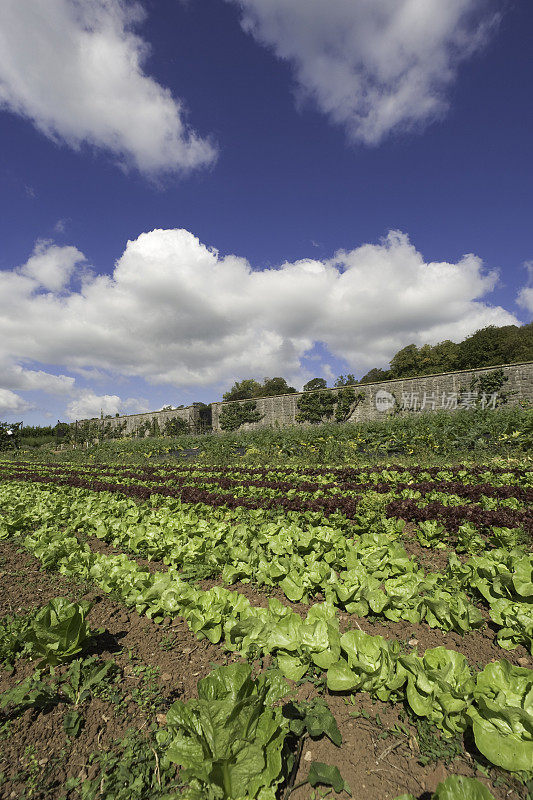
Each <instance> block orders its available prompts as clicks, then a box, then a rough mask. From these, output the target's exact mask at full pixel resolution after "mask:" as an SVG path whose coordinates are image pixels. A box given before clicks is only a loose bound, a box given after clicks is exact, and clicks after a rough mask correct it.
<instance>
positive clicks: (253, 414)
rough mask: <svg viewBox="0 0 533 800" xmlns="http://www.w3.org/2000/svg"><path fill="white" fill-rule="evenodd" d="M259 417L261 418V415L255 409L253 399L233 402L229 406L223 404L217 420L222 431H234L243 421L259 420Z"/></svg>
mask: <svg viewBox="0 0 533 800" xmlns="http://www.w3.org/2000/svg"><path fill="white" fill-rule="evenodd" d="M260 419H262V415H261V413H260V412H259V411H258V410H257V403H256V402H255V400H246V401H244V402H241V403H233V405H231V406H223V407H222V410H221V412H220V417H219V422H220V427H221V428H222V430H223V431H236V430H237V428H240V427H241V425H244V423H245V422H259V420H260Z"/></svg>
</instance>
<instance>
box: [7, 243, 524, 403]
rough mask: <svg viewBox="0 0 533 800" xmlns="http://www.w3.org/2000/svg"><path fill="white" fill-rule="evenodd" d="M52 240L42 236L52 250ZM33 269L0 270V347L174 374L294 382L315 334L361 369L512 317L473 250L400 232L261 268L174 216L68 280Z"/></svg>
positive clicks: (63, 361)
mask: <svg viewBox="0 0 533 800" xmlns="http://www.w3.org/2000/svg"><path fill="white" fill-rule="evenodd" d="M52 247H53V246H52V245H48V248H49V249H51V248H52ZM62 250H63V248H55V249H54V253H55V257H56V258H57V259H58V261H59V262H62V261H63V258H64V254H63V253H62ZM41 255H42V256H43V257H44V256H47V255H48V252H47V251H43V252H42V253H41ZM50 257H51V256H50ZM47 274H48V273H47ZM37 275H38V271H37V272H35V271H34V273H32V276H31V277H30V275H29V270H28V268H27V265H25V266H23V267H21V268H19V269H17V270H13V271H11V272H7V271H4V272H0V360H1V359H3V360H4V362H6V361H7V360H9V361H10V363H12V364H16V363H19V362H22V361H23V360H25V361H26V363H27V362H28V361H29V360H34V361H37V362H40V363H41V364H52V365H60V366H61V367H63V368H68V369H70V370H74V371H80V372H83V373H84V374H87V373H86V371H87V370H99V371H100V374H111V375H114V376H127V377H140V378H144V379H146V380H148V381H149V382H152V383H158V384H170V385H173V386H178V387H184V386H202V385H204V386H207V385H210V384H216V383H220V382H224V383H227V382H229V381H232V380H233V379H235V378H238V377H242V376H247V375H255V376H257V377H262V376H264V375H279V374H282V375H285V376H286V377H288V378H290V379H291V380H292V381H296V382H298V380H299V379H300V378H301V377H302V375H303V371H302V366H301V359H302V358H303V357H304V356H305V355H306V354H308V353H309V352H310V351H311V350H312V348H313V345H314V344H315V343H316V342H321V343H323V344H324V345H325V346H326V348H327V349H329V351H330V352H331V353H332V354H333V355H335V356H336V357H338V358H343V359H346V361H347V362H348V364H349V365H350V367H351V369H352V371H360V370H366V369H367V368H368V367H370V366H375V365H378V364H383V363H386V362H387V361H388V359H389V358H390V356H391V355H392V354H393V353H394V352H395V351H396V350H398V349H399V348H400V347H402V346H404V345H405V344H407V343H409V342H415V343H417V344H423V343H425V342H429V343H435V342H437V341H441V340H443V339H445V338H451V339H454V340H456V341H458V340H460V339H462V338H463V337H464V336H465V335H468V334H470V333H472V332H473V331H475V330H477V329H478V328H481V327H484V326H486V325H506V324H517V323H518V321H517V319H516V318H515V317H514V316H513V315H512V314H510V313H509V312H507V311H506V310H505V309H503V308H501V307H499V306H492V305H490V304H488V303H487V302H485V301H484V300H483V298H484V297H485V296H486V295H487V293H489V292H490V291H491V290H492V289H493V288H494V286H495V284H496V282H497V274H496V273H495V272H490V271H486V270H484V268H483V264H482V262H481V260H480V259H479V258H477V257H476V256H474V255H466V256H464V257H463V258H462V259H461V260H460V261H459V262H458V263H456V264H452V263H447V262H432V263H426V262H425V261H424V259H423V257H422V255H421V254H420V253H419V252H417V250H416V249H415V247H414V246H413V245H412V244H411V243H410V242H409V239H408V237H407V235H405V234H403V233H399V232H391V233H389V235H388V236H387V237H386V238H385V239H384V240H383V241H382V242H380V243H378V244H366V245H362V246H361V247H357V248H355V249H353V250H349V251H344V250H341V251H339V252H337V253H336V254H335V256H334V257H333V258H331V259H328V260H324V261H318V260H302V261H297V262H294V263H285V264H283V265H281V266H280V267H279V268H276V269H267V270H262V271H260V270H254V269H253V268H252V266H251V265H250V264H249V262H248V261H247V260H246V259H244V258H239V257H237V256H235V255H228V256H221V255H220V254H219V253H218V252H217V251H216V250H214V249H212V248H209V247H207V246H205V245H204V244H202V243H201V242H200V241H199V240H198V239H197V238H196V237H195V236H194V235H193V234H192V233H189V232H188V231H186V230H154V231H152V232H150V233H144V234H142V235H141V236H139V237H138V238H137V239H136V240H134V241H130V242H128V244H127V247H126V250H125V251H124V253H123V255H122V256H121V258H120V259H119V260H118V261H117V263H116V265H115V269H114V272H113V274H112V275H99V276H94V275H90V274H89V273H87V274H86V276H85V279H84V280H83V281H82V283H81V288H79V289H77V290H74V289H71V290H70V291H66V290H65V289H64V288H63V289H62V291H61V292H56V293H54V292H52V291H47V292H43V291H42V287H41V286H40V284H39V278H38V277H37ZM300 382H301V381H300ZM119 402H120V398H118V397H116V396H114V395H113V396H107V395H106V396H104V399H102V398H101V397H98V396H97V395H94V396H93V395H91V394H87V395H79V396H77V397H76V398H75V401H74V403H73V404H72V405H71V407H70V410H69V413H71V415H73V416H74V417H76V416H77V417H78V418H80V417H81V416H82V415H83V414H82V412H84V413H85V412H87V411H88V410H89V406H90V411H91V412H92V414H94V413H97V414H99V412H100V408H104V405H105V409H106V413H116V411H117V410H119V407H118V405H117V404H119ZM76 404H77V405H76ZM85 415H86V413H85Z"/></svg>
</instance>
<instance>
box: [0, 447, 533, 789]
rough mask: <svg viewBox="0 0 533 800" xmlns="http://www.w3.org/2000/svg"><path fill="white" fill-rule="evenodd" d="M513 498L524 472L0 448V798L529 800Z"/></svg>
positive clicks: (518, 513) (521, 532) (520, 536)
mask: <svg viewBox="0 0 533 800" xmlns="http://www.w3.org/2000/svg"><path fill="white" fill-rule="evenodd" d="M532 499H533V472H532V471H531V470H530V469H528V468H526V467H513V468H506V467H499V468H495V467H492V468H491V467H489V466H478V467H476V468H472V467H469V466H466V465H456V466H450V467H446V468H437V467H432V468H428V469H424V468H422V467H418V468H416V467H409V468H406V467H402V466H401V465H387V466H386V467H383V468H377V467H372V468H370V467H369V468H361V467H359V468H348V467H343V468H327V467H322V468H314V469H310V468H297V467H290V468H279V467H276V468H272V469H268V468H257V467H255V468H254V467H244V466H212V467H206V466H204V467H200V466H197V465H180V466H166V465H159V466H156V465H151V466H149V467H139V468H138V469H133V468H131V467H120V466H118V467H117V466H113V467H111V466H106V465H103V466H94V465H76V466H73V465H68V464H62V465H60V466H58V465H53V464H39V463H36V462H32V463H25V462H13V461H11V462H0V509H1V510H0V539H1V540H2V551H3V556H2V559H3V561H2V564H1V565H0V570H2V571H3V573H4V574H3V576H2V578H3V582H4V583H5V588H6V593H5V598H4V599H3V601H2V602H3V605H2V611H1V613H2V618H1V620H0V658H1V659H2V660H3V664H4V668H3V670H2V683H1V686H0V688H1V689H2V690H3V692H4V694H3V695H2V697H1V698H0V707H2V711H1V712H0V713H1V714H2V717H0V737H1V738H2V739H3V740H4V742H5V743H7V745H6V747H7V749H6V753H7V756H6V758H5V759H4V762H3V763H1V764H0V775H3V778H4V788H0V797H4V796H5V797H6V798H8V797H9V798H11V797H13V798H15V797H34V798H40V797H42V798H45V797H46V798H54V799H55V798H57V800H59V798H64V799H65V800H67V798H68V800H70V798H81V799H82V800H89V798H93V797H95V798H96V797H104V798H108V800H112V798H116V799H117V800H118V798H122V797H124V798H126V797H128V798H129V797H133V798H136V797H138V798H144V797H146V798H152V797H154V798H159V797H161V798H162V797H167V798H171V797H176V798H178V797H180V796H184V797H189V798H191V800H192V799H193V798H198V799H199V798H204V797H205V798H212V799H213V800H216V798H228V800H229V798H233V800H243V799H244V798H246V800H248V798H250V800H252V799H253V798H257V799H258V800H274V799H275V798H286V797H288V796H289V794H290V796H291V798H293V800H304V798H310V797H313V796H315V797H320V796H325V795H326V793H328V792H329V793H330V796H336V795H338V796H345V797H347V796H348V794H349V792H350V791H351V792H352V793H353V796H359V795H360V794H361V793H362V792H364V794H365V795H367V796H368V797H369V799H370V800H374V798H376V800H377V798H395V797H397V796H400V795H403V794H406V793H407V794H411V795H413V796H414V797H417V798H422V797H424V798H427V797H430V796H431V794H432V793H434V792H436V795H435V797H436V798H448V797H455V796H457V797H464V798H468V797H471V798H485V799H486V798H489V797H490V796H493V797H495V798H498V799H499V798H504V797H510V798H513V797H514V798H523V799H524V800H525V798H526V797H528V792H529V790H530V788H531V786H532V785H533V784H532V780H533V658H532V654H533V556H532V554H531V533H532V531H533V513H532V510H531V500H532ZM58 597H66V598H68V599H67V600H61V601H57V600H56V601H55V605H54V603H52V605H47V603H49V602H50V601H53V600H54V598H58ZM73 602H74V605H75V608H74V609H73V607H72V603H73ZM91 603H92V605H91ZM76 604H77V605H76ZM69 609H70V610H69ZM111 609H112V610H111ZM118 619H119V620H124V622H123V623H121V625H120V626H119V628H120V630H118V629H117V624H116V622H117V620H118ZM131 629H133V630H136V629H139V630H142V631H143V632H144V631H145V632H146V633H145V634H144V633H143V636H145V635H146V638H147V641H150V642H152V643H153V642H156V643H157V644H152V645H151V646H150V648H146V647H145V645H144V644H143V637H139V636H138V635H137V636H135V634H134V633H132V630H131ZM119 634H120V636H119ZM132 637H133V640H134V641H136V644H135V645H134V646H133V648H129V646H128V644H127V642H128V640H130V641H131V640H132ZM184 642H187V644H184ZM128 648H129V649H128ZM192 653H198V654H200V653H205V654H206V656H205V659H204V658H203V656H202V657H201V658H200V661H199V663H195V664H194V667H195V668H194V670H191V660H192V655H191V654H192ZM91 659H92V660H91ZM216 665H218V667H217V666H216ZM131 669H137V670H140V672H139V674H142V676H143V681H144V677H145V676H146V671H148V674H149V675H150V680H152V684H153V686H152V689H151V691H153V697H154V698H155V699H154V700H153V702H148V701H145V700H143V703H144V705H143V703H141V704H140V705H139V703H138V702H137V700H138V697H139V696H138V695H136V696H135V699H133V700H132V698H133V695H132V693H131V692H129V693H128V692H125V682H126V680H127V673H128V670H131ZM150 670H152V671H153V674H152V673H150ZM91 676H92V677H91ZM203 679H205V681H204V680H203ZM91 680H92V681H93V683H91ZM24 681H26V683H24ZM84 681H85V684H84ZM143 681H141V683H143ZM198 681H200V683H198ZM148 683H150V681H148ZM83 686H85V689H83ZM80 687H81V688H80ZM154 687H156V688H154ZM140 694H141V695H142V696H143V697H144V695H143V692H142V691H141V693H140ZM73 698H74V700H73ZM113 698H114V699H113ZM194 698H199V699H194ZM106 703H107V704H108V705H107V706H106V709H107V711H105V712H104V711H103V710H102V708H103V706H102V704H104V706H105V704H106ZM139 708H141V712H142V713H141V712H139ZM96 709H100V711H97V710H96ZM117 709H119V710H117ZM139 713H141V716H143V722H141V723H140V725H141V726H142V728H139V719H138V717H139ZM91 720H93V722H94V724H93V722H91ZM94 720H98V723H97V722H95V721H94ZM102 720H103V721H102ZM129 729H131V730H132V731H133V732H130V733H127V731H128V730H129ZM141 730H142V731H144V733H142V735H141V733H140V731H141ZM91 731H92V733H91ZM115 733H116V734H117V736H118V739H117V736H114V734H115ZM128 737H130V739H131V741H130V739H128ZM131 737H133V738H131ZM139 737H140V738H139ZM206 737H207V738H206ZM34 739H35V742H34ZM115 739H117V741H116V742H115V743H114V740H115ZM132 742H133V743H132ZM81 743H83V747H81ZM235 743H237V744H235ZM239 743H240V744H239ZM40 747H43V748H44V753H45V754H46V755H45V756H43V754H42V753H41V754H39V753H38V752H37V751H38V749H39V748H40ZM135 753H137V754H141V755H142V758H141V759H140V763H137V762H136V761H135ZM128 759H129V761H130V762H131V763H130V767H129V769H128V770H127V771H126V772H123V773H121V768H120V765H121V763H125V762H124V760H125V761H126V762H128ZM143 759H144V760H143ZM41 762H43V763H41ZM141 762H142V763H141ZM128 763H129V762H128ZM128 775H129V777H128ZM450 776H462V778H461V780H459V779H458V778H453V777H450ZM463 778H464V779H465V780H463ZM474 778H476V780H480V781H481V784H479V785H478V783H476V782H475V781H474V780H473V779H474ZM483 787H487V788H483ZM2 792H4V794H2ZM121 792H122V794H121ZM487 792H489V794H487Z"/></svg>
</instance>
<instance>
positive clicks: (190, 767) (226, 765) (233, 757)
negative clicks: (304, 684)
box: [159, 664, 289, 800]
mask: <svg viewBox="0 0 533 800" xmlns="http://www.w3.org/2000/svg"><path fill="white" fill-rule="evenodd" d="M288 689H289V687H288V685H287V684H286V683H285V681H284V680H283V679H282V678H281V677H280V676H279V675H277V674H276V673H273V674H264V675H261V676H260V677H259V678H257V679H253V678H252V677H251V669H250V667H249V666H248V665H247V664H231V665H229V666H227V667H219V668H218V669H215V670H213V672H212V673H211V674H210V675H208V676H207V677H206V678H204V679H203V680H200V681H198V699H197V700H189V702H188V703H183V702H181V701H180V700H177V701H176V702H175V703H173V705H172V706H171V707H170V709H169V711H168V714H167V730H166V731H164V732H162V733H160V736H159V741H160V743H161V744H163V745H165V747H166V758H167V759H168V760H169V761H171V762H173V763H175V764H178V765H179V766H180V768H181V771H180V775H181V777H182V778H183V780H184V781H186V782H187V783H188V784H189V788H188V790H187V792H186V794H185V796H186V797H187V798H190V800H193V799H194V800H204V799H205V798H206V797H213V798H220V800H237V799H238V798H244V797H246V798H249V799H250V800H256V798H257V800H275V797H276V788H277V786H278V785H279V783H280V782H281V781H282V779H283V768H282V767H283V764H282V748H283V744H284V741H285V737H286V735H287V732H288V728H289V726H288V722H287V720H285V719H284V717H283V714H282V709H281V707H273V705H272V703H273V702H274V701H275V700H279V699H280V698H281V697H283V696H284V695H285V694H287V692H288Z"/></svg>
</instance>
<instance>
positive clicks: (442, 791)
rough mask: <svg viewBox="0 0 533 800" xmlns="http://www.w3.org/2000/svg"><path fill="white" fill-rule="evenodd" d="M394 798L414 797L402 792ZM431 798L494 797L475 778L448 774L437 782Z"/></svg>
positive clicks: (411, 799)
mask: <svg viewBox="0 0 533 800" xmlns="http://www.w3.org/2000/svg"><path fill="white" fill-rule="evenodd" d="M395 800H415V798H414V797H413V795H412V794H402V795H400V796H399V797H396V798H395ZM431 800H494V797H493V795H492V794H491V793H490V792H489V790H488V789H487V787H486V786H484V785H483V784H482V783H480V781H478V780H476V778H465V777H464V776H463V775H449V776H448V777H447V778H446V780H444V781H442V783H439V785H438V786H437V789H436V791H435V793H434V794H433V795H432V796H431Z"/></svg>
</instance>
